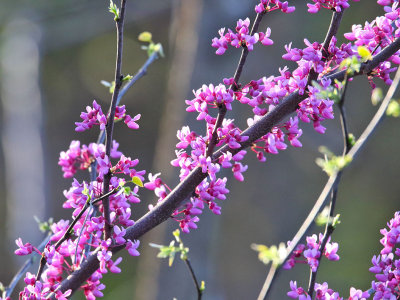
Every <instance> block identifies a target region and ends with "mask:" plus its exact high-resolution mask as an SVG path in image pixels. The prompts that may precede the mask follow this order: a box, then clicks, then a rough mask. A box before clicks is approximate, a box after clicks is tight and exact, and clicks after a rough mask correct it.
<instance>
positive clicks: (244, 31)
mask: <svg viewBox="0 0 400 300" xmlns="http://www.w3.org/2000/svg"><path fill="white" fill-rule="evenodd" d="M249 26H250V19H249V18H246V19H245V20H244V21H243V20H242V19H240V20H239V21H237V25H236V33H234V32H233V31H232V30H231V29H229V28H228V32H227V33H225V28H221V29H220V30H219V31H218V33H219V35H220V37H219V38H214V39H213V40H212V46H213V47H214V48H217V51H216V52H215V53H216V54H218V55H222V54H224V53H225V51H226V50H227V49H228V45H229V44H231V45H232V46H233V47H235V48H240V47H246V48H247V49H248V50H249V51H252V50H253V45H254V44H256V43H257V42H260V43H261V44H263V45H265V46H269V45H272V44H273V43H274V42H273V41H272V40H271V39H270V38H269V37H270V36H271V29H269V28H268V29H267V31H266V32H265V33H264V32H258V33H257V32H256V33H254V34H253V35H251V34H250V29H249Z"/></svg>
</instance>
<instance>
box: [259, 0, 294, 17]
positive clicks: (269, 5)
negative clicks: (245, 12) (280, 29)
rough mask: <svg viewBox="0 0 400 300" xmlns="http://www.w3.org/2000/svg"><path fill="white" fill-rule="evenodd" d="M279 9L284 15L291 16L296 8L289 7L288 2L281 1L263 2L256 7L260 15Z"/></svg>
mask: <svg viewBox="0 0 400 300" xmlns="http://www.w3.org/2000/svg"><path fill="white" fill-rule="evenodd" d="M276 9H279V10H281V11H282V12H284V13H287V14H290V13H291V12H294V11H295V9H296V8H295V7H294V6H289V3H288V2H287V1H285V2H282V1H279V0H261V1H260V3H259V4H257V5H256V7H255V9H254V10H255V11H256V13H258V14H261V13H267V12H270V11H273V10H276Z"/></svg>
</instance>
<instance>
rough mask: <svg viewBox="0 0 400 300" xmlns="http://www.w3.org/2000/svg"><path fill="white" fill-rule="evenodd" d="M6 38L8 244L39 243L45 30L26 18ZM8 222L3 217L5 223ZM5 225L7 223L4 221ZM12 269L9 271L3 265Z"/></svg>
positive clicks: (0, 66) (2, 85) (1, 88)
mask: <svg viewBox="0 0 400 300" xmlns="http://www.w3.org/2000/svg"><path fill="white" fill-rule="evenodd" d="M10 20H12V21H11V22H10V23H9V24H7V25H6V26H5V30H4V31H3V34H2V36H1V49H0V50H1V53H2V56H1V62H0V72H1V74H2V76H1V78H2V80H1V82H0V92H1V104H2V111H3V116H2V133H1V137H2V139H1V146H2V151H3V155H4V165H5V169H4V170H3V174H4V183H5V187H6V188H5V190H6V199H5V201H6V216H5V222H6V230H7V232H6V236H7V238H6V240H2V243H4V244H5V245H8V247H9V253H13V252H14V250H15V247H16V246H15V243H14V240H15V239H16V238H17V237H22V238H23V241H24V242H27V241H28V240H29V242H32V243H34V244H35V243H38V242H39V240H40V237H41V233H40V231H39V230H38V226H37V224H36V221H35V220H34V218H33V216H37V217H38V218H40V219H42V220H43V218H44V216H45V210H46V204H45V201H44V198H45V195H46V192H45V175H44V160H43V158H44V155H43V143H42V119H43V116H42V99H41V91H40V86H39V82H40V76H39V66H40V56H41V55H40V49H39V43H40V37H41V29H40V27H39V26H38V25H37V24H35V23H34V22H31V21H30V20H28V19H24V18H18V17H14V18H10ZM2 219H3V218H2ZM3 220H4V219H3ZM3 269H4V270H8V272H9V274H8V275H10V273H11V274H12V272H10V269H7V266H3Z"/></svg>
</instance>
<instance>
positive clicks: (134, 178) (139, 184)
mask: <svg viewBox="0 0 400 300" xmlns="http://www.w3.org/2000/svg"><path fill="white" fill-rule="evenodd" d="M132 182H133V183H134V184H136V185H138V186H140V187H143V182H142V180H141V179H140V178H139V177H138V176H133V177H132Z"/></svg>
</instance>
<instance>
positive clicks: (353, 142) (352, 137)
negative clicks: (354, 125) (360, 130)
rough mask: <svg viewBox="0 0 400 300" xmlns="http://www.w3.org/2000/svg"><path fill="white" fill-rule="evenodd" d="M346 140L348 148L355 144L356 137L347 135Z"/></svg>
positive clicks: (350, 134)
mask: <svg viewBox="0 0 400 300" xmlns="http://www.w3.org/2000/svg"><path fill="white" fill-rule="evenodd" d="M347 139H348V142H349V144H350V146H352V147H353V146H354V144H355V143H356V137H355V136H354V134H352V133H349V135H348V137H347Z"/></svg>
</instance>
